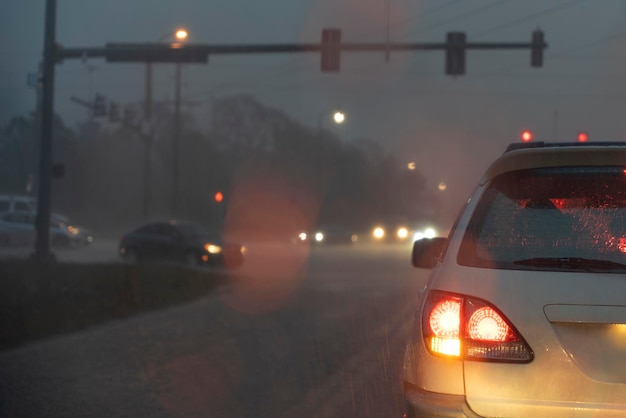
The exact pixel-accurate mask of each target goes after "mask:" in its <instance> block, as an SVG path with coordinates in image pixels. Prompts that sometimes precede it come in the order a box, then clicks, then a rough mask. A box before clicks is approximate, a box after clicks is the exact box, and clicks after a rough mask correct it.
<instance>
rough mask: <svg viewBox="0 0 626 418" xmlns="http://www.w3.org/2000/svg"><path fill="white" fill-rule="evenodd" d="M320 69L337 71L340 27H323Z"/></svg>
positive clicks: (339, 59) (339, 54)
mask: <svg viewBox="0 0 626 418" xmlns="http://www.w3.org/2000/svg"><path fill="white" fill-rule="evenodd" d="M321 48H322V50H321V58H322V59H321V66H320V67H321V70H322V71H323V72H338V71H339V67H340V62H341V29H323V30H322V45H321Z"/></svg>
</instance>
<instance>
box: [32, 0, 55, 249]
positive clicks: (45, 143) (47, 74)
mask: <svg viewBox="0 0 626 418" xmlns="http://www.w3.org/2000/svg"><path fill="white" fill-rule="evenodd" d="M56 7H57V2H56V0H46V23H45V30H44V50H43V80H42V83H43V91H42V101H41V130H40V133H41V145H40V148H39V189H38V199H37V218H36V220H35V223H36V228H37V238H36V241H35V255H34V256H35V257H36V258H38V259H40V260H47V259H50V258H51V254H50V212H51V203H52V202H51V200H52V199H51V197H52V191H51V189H52V129H53V118H54V112H53V109H54V65H55V61H56V48H57V47H56V40H55V39H56Z"/></svg>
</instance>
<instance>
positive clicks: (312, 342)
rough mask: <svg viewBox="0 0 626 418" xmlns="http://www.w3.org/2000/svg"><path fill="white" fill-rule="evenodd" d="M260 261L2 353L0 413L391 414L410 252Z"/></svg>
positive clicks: (410, 294)
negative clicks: (188, 295)
mask: <svg viewBox="0 0 626 418" xmlns="http://www.w3.org/2000/svg"><path fill="white" fill-rule="evenodd" d="M94 248H97V247H94ZM279 252H280V251H278V253H279ZM271 253H272V256H267V254H265V255H263V256H261V255H259V256H257V259H254V258H253V259H252V260H251V261H250V262H249V263H247V269H241V270H240V271H238V272H236V273H235V274H234V276H233V279H232V281H231V283H230V284H228V285H225V286H223V287H221V288H220V289H219V290H218V291H216V292H215V293H214V294H212V295H210V296H208V297H205V298H203V299H201V300H199V301H196V302H194V303H190V304H187V305H184V306H179V307H175V308H170V309H167V310H162V311H158V312H152V313H147V314H144V315H141V316H138V317H135V318H131V319H127V320H124V321H115V322H110V323H107V324H105V325H102V326H98V327H95V328H92V329H90V330H87V331H83V332H80V333H76V334H72V335H62V336H58V337H55V338H52V339H49V340H45V341H40V342H36V343H33V344H30V345H27V346H23V347H20V348H18V349H14V350H10V351H4V352H0V416H2V417H61V416H62V417H103V416H106V417H137V416H146V417H155V418H158V417H267V418H276V417H293V416H298V417H376V418H381V417H399V416H401V414H402V412H403V410H402V397H401V393H400V380H399V372H400V366H401V357H402V353H403V350H404V345H405V342H406V336H407V333H408V331H409V329H410V327H411V326H412V319H413V313H414V309H415V299H416V296H417V291H418V289H419V287H420V286H421V285H422V284H423V283H424V280H425V273H424V272H423V271H419V270H416V269H413V268H412V267H411V266H410V262H409V249H408V248H407V247H358V248H342V247H328V248H318V249H315V250H313V251H311V252H310V253H306V254H305V255H306V256H305V257H304V258H303V259H298V260H294V259H291V258H290V256H289V254H291V253H290V252H285V253H284V254H282V255H280V254H278V255H277V254H276V253H277V251H274V250H272V251H271ZM85 254H89V253H82V255H83V256H84V255H85ZM94 254H100V253H99V252H98V251H95V252H94ZM257 254H262V252H258V253H257ZM100 255H101V254H100ZM101 256H103V255H101ZM300 263H305V265H306V269H305V270H304V273H302V269H299V268H298V267H302V266H301V265H300Z"/></svg>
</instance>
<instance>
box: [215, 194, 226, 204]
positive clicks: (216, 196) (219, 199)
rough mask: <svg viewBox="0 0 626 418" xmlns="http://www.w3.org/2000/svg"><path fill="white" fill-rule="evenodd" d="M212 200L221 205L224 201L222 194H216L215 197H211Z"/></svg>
mask: <svg viewBox="0 0 626 418" xmlns="http://www.w3.org/2000/svg"><path fill="white" fill-rule="evenodd" d="M213 199H215V201H216V202H217V203H221V202H222V201H223V200H224V193H222V192H216V193H215V195H214V196H213Z"/></svg>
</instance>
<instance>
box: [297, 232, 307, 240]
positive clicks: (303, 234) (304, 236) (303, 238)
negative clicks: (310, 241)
mask: <svg viewBox="0 0 626 418" xmlns="http://www.w3.org/2000/svg"><path fill="white" fill-rule="evenodd" d="M298 239H299V240H300V241H306V239H307V235H306V232H300V234H299V235H298Z"/></svg>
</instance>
